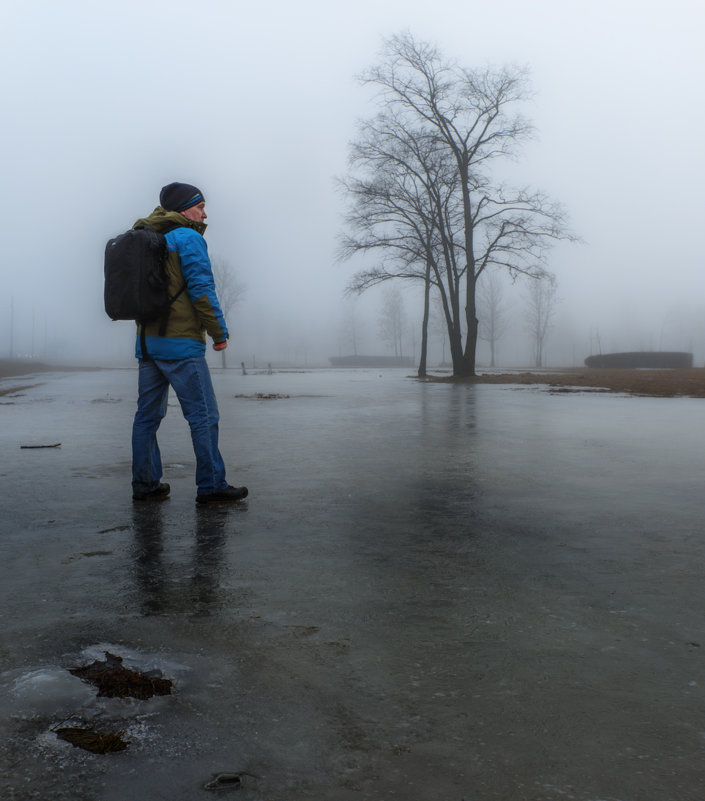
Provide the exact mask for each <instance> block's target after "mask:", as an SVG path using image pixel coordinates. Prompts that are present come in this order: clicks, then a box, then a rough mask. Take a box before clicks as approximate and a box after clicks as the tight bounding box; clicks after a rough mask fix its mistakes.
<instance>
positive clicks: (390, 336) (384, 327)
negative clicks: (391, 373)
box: [379, 287, 406, 358]
mask: <svg viewBox="0 0 705 801" xmlns="http://www.w3.org/2000/svg"><path fill="white" fill-rule="evenodd" d="M405 327H406V312H405V311H404V298H403V297H402V294H401V291H400V289H399V287H390V288H389V289H388V290H387V291H386V292H385V294H384V302H383V304H382V312H381V314H380V320H379V333H380V336H381V337H382V339H383V340H384V341H385V342H386V343H387V344H388V345H390V346H391V347H392V348H393V349H394V355H395V356H396V357H397V358H401V357H402V356H403V355H404V348H403V340H404V329H405Z"/></svg>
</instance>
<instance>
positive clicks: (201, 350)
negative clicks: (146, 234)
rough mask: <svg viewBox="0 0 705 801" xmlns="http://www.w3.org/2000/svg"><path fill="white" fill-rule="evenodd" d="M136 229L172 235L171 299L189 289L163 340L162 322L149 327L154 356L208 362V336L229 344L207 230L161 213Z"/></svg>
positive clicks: (139, 350) (175, 214)
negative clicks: (200, 358)
mask: <svg viewBox="0 0 705 801" xmlns="http://www.w3.org/2000/svg"><path fill="white" fill-rule="evenodd" d="M135 225H136V226H137V225H148V226H150V227H151V228H154V229H155V230H156V231H161V232H166V233H165V238H166V243H167V249H168V257H167V262H166V270H167V275H168V276H169V295H170V296H172V297H173V296H174V295H176V294H177V293H178V292H179V290H180V289H181V288H182V287H183V286H184V284H185V289H184V291H182V292H181V294H179V295H178V297H177V298H176V300H174V302H173V303H172V305H171V311H170V312H169V316H168V318H167V323H166V328H165V329H164V332H163V335H162V332H161V329H160V326H161V325H162V324H161V322H160V321H157V322H154V323H148V324H147V326H146V330H145V335H146V345H147V351H148V353H149V356H151V357H152V358H153V359H165V360H176V359H188V358H190V357H192V356H203V355H204V354H205V352H206V333H208V335H209V336H210V337H211V338H212V339H213V341H214V342H224V341H225V340H226V339H227V338H228V329H227V326H226V324H225V318H224V316H223V312H222V310H221V308H220V304H219V303H218V297H217V295H216V291H215V282H214V280H213V271H212V269H211V262H210V258H209V256H208V247H207V246H206V240H205V239H204V238H203V232H204V231H205V228H206V226H205V225H204V224H203V223H194V222H192V221H191V220H189V219H188V218H186V217H184V216H183V214H179V213H178V212H175V211H165V210H164V209H162V208H161V207H157V208H156V209H155V210H154V211H153V212H152V214H151V215H150V216H149V217H146V218H145V219H143V220H138V221H137V222H136V223H135ZM174 226H176V227H174ZM169 229H172V230H169ZM137 334H138V335H137V343H136V347H135V355H136V356H137V358H138V359H141V358H142V346H141V342H140V335H139V334H140V330H139V328H138V332H137Z"/></svg>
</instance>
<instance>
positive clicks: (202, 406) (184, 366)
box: [132, 356, 228, 494]
mask: <svg viewBox="0 0 705 801" xmlns="http://www.w3.org/2000/svg"><path fill="white" fill-rule="evenodd" d="M170 385H171V386H172V387H173V388H174V392H175V393H176V397H177V398H178V399H179V403H180V404H181V411H182V412H183V413H184V417H185V418H186V420H187V421H188V424H189V426H190V428H191V441H192V442H193V451H194V453H195V454H196V484H197V486H198V492H199V493H201V494H202V493H208V492H216V491H217V490H221V489H224V488H225V487H227V486H228V482H227V481H226V480H225V465H224V464H223V459H222V457H221V455H220V451H219V450H218V421H219V419H220V418H219V415H218V404H217V402H216V399H215V393H214V392H213V384H212V382H211V376H210V372H209V371H208V365H207V364H206V357H205V356H196V357H194V358H190V359H179V360H177V361H163V360H161V359H155V360H153V361H152V360H145V359H140V363H139V380H138V389H139V397H138V400H137V412H136V414H135V420H134V423H133V426H132V488H133V490H134V491H135V492H149V491H150V490H152V489H155V488H156V487H157V486H159V480H160V479H161V477H162V460H161V455H160V453H159V445H158V444H157V429H158V428H159V424H160V423H161V421H162V420H163V419H164V415H165V414H166V407H167V398H168V396H169V386H170Z"/></svg>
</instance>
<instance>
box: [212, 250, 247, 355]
mask: <svg viewBox="0 0 705 801" xmlns="http://www.w3.org/2000/svg"><path fill="white" fill-rule="evenodd" d="M211 267H212V269H213V278H214V280H215V289H216V293H217V295H218V302H219V303H220V308H221V309H222V311H223V314H224V315H225V319H226V320H227V319H228V314H229V312H230V311H231V310H232V309H233V308H234V307H235V306H237V304H238V303H239V302H240V301H241V300H242V298H243V296H244V294H245V289H246V288H245V285H244V284H243V283H242V282H241V281H240V280H238V278H237V276H236V275H235V272H234V271H233V269H232V268H231V267H230V265H229V264H228V262H227V261H225V259H220V258H212V259H211ZM220 353H221V356H222V358H223V367H227V364H226V358H225V354H226V351H224V350H223V351H221V352H220Z"/></svg>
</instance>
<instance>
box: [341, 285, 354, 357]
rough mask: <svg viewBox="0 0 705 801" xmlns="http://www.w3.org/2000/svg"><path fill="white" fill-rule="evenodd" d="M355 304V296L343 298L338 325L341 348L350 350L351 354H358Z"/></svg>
mask: <svg viewBox="0 0 705 801" xmlns="http://www.w3.org/2000/svg"><path fill="white" fill-rule="evenodd" d="M356 305H357V304H356V298H354V297H348V298H346V299H345V302H344V305H343V313H342V316H341V327H340V346H341V349H342V348H345V349H346V350H350V351H352V355H353V356H357V355H358V352H357V343H358V322H357V309H356ZM341 355H342V353H341Z"/></svg>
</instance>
